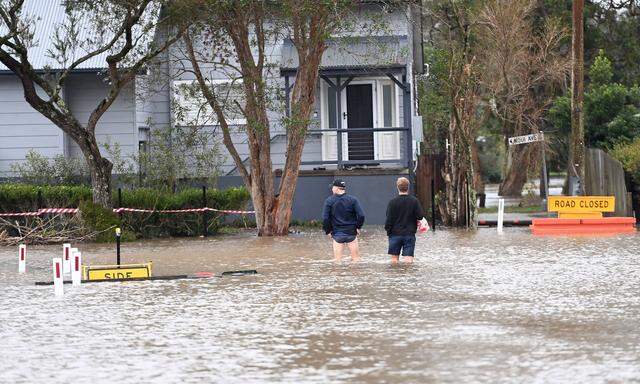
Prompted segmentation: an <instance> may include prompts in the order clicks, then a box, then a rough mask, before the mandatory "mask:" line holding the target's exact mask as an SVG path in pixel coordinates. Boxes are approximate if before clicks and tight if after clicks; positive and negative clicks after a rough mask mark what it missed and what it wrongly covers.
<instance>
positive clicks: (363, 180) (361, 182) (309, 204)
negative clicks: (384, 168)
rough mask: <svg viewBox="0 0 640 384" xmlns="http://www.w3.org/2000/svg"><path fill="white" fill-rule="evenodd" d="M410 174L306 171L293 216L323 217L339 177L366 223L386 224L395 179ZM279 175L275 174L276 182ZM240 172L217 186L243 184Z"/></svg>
mask: <svg viewBox="0 0 640 384" xmlns="http://www.w3.org/2000/svg"><path fill="white" fill-rule="evenodd" d="M401 176H404V177H406V176H407V174H406V173H405V172H399V171H393V170H389V171H388V172H386V173H376V174H375V175H372V174H364V173H362V172H360V173H358V172H351V173H350V172H340V173H334V172H326V173H325V174H324V175H305V174H302V175H300V177H299V178H298V184H297V186H296V194H295V196H294V198H293V212H292V214H291V217H292V219H293V220H298V221H310V220H321V213H322V205H323V203H324V200H325V199H326V198H327V197H328V196H330V194H331V189H330V187H329V185H330V184H331V182H332V181H333V180H334V179H336V178H341V179H342V180H344V181H345V182H346V183H347V192H348V193H349V194H351V195H354V196H356V197H357V198H358V200H359V201H360V204H361V205H362V208H363V209H364V212H365V224H376V225H380V224H384V221H385V218H386V210H387V203H388V202H389V200H391V199H392V198H393V197H394V196H396V195H397V194H398V191H397V190H396V180H397V178H398V177H401ZM279 182H280V179H279V178H278V177H276V183H279ZM242 185H243V184H242V178H241V177H240V176H223V177H220V178H219V179H218V188H221V189H224V188H230V187H238V186H242Z"/></svg>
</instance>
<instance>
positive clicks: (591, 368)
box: [0, 228, 640, 383]
mask: <svg viewBox="0 0 640 384" xmlns="http://www.w3.org/2000/svg"><path fill="white" fill-rule="evenodd" d="M361 243H362V253H363V259H364V261H363V262H361V263H359V264H355V265H352V264H350V263H349V262H348V261H346V260H348V258H346V260H345V262H344V263H343V264H341V265H335V264H333V263H332V262H330V261H329V260H330V258H331V254H330V253H331V251H330V250H331V247H330V244H329V242H328V241H327V239H326V238H325V237H324V236H322V235H321V234H320V233H310V234H300V235H294V236H290V237H288V238H284V239H260V238H256V237H254V236H252V235H251V234H240V235H233V236H219V237H212V238H209V239H191V240H189V239H184V240H182V239H179V240H161V241H151V242H139V243H131V244H124V245H123V254H122V257H123V262H144V261H148V260H153V262H154V271H153V272H154V274H156V275H180V274H192V273H195V272H199V271H209V272H213V273H220V272H222V271H225V270H237V269H257V270H258V271H259V272H260V274H258V275H254V276H240V277H229V278H224V279H201V280H175V281H150V282H128V283H114V284H86V285H83V286H81V287H70V286H65V295H64V296H63V297H61V298H54V295H53V288H52V287H46V286H44V287H38V286H35V285H34V284H33V283H34V282H35V281H37V280H50V279H51V257H52V256H54V255H55V256H58V255H59V254H61V252H62V247H57V246H56V247H49V246H47V247H31V248H29V252H28V260H27V274H26V275H18V274H17V248H16V249H13V248H0V307H1V308H0V340H2V341H1V347H0V356H1V358H0V383H71V382H78V383H80V382H92V383H103V382H105V383H106V382H118V383H140V382H163V383H164V382H167V383H169V382H170V383H178V382H180V383H205V382H214V383H215V382H218V383H271V382H290V383H328V382H331V383H381V382H385V383H476V382H500V383H522V382H527V383H550V382H553V383H578V382H579V383H605V382H609V383H633V382H640V327H638V321H639V319H640V294H639V292H640V235H639V234H632V235H620V236H614V237H605V238H592V237H577V238H537V237H532V236H531V235H530V234H529V230H528V229H525V228H506V229H505V232H504V234H503V235H501V236H499V235H497V233H496V230H495V229H480V230H478V231H477V232H465V231H444V230H438V231H437V232H435V234H434V233H429V234H427V235H426V236H419V240H418V246H417V257H416V263H415V264H414V265H411V266H406V265H401V266H390V265H389V263H388V260H387V256H386V255H385V253H386V237H385V236H384V233H383V231H382V230H381V229H380V228H366V230H365V233H364V235H363V237H362V240H361ZM79 248H80V249H81V251H82V252H83V258H84V261H85V262H90V263H112V262H113V252H112V250H111V246H104V245H81V246H80V247H79Z"/></svg>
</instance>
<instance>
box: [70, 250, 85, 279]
mask: <svg viewBox="0 0 640 384" xmlns="http://www.w3.org/2000/svg"><path fill="white" fill-rule="evenodd" d="M72 257H73V260H72V261H73V263H72V266H71V282H72V283H73V285H80V283H81V280H82V268H81V266H82V254H81V253H80V252H75V253H74V254H73V255H72Z"/></svg>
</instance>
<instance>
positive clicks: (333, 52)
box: [280, 36, 410, 71]
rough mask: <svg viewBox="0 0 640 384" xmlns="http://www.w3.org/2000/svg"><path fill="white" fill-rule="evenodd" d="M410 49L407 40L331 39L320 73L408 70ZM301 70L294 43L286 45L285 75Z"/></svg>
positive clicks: (288, 41) (403, 38)
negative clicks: (351, 70) (379, 69)
mask: <svg viewBox="0 0 640 384" xmlns="http://www.w3.org/2000/svg"><path fill="white" fill-rule="evenodd" d="M409 53H410V47H409V44H408V41H407V37H406V36H353V37H351V36H348V37H340V38H335V39H331V40H329V41H328V44H327V49H326V51H325V52H324V54H323V55H322V61H321V62H320V70H330V69H349V68H351V69H366V68H371V69H374V68H381V67H385V68H388V67H404V66H406V64H407V61H408V55H409ZM297 67H298V53H297V50H296V48H295V46H294V45H293V42H292V41H291V40H285V42H284V44H283V45H282V61H281V65H280V68H281V70H282V71H291V70H295V69H296V68H297Z"/></svg>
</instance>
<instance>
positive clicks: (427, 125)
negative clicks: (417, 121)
mask: <svg viewBox="0 0 640 384" xmlns="http://www.w3.org/2000/svg"><path fill="white" fill-rule="evenodd" d="M424 53H425V63H427V64H428V65H429V73H428V74H427V75H426V76H425V77H424V78H423V79H422V81H420V82H419V83H418V94H419V98H420V103H419V104H420V112H421V115H422V118H423V122H424V124H423V130H424V132H423V133H424V137H425V144H426V145H427V146H429V147H430V149H431V150H432V151H434V152H439V151H441V150H442V143H440V142H438V141H437V138H438V137H445V135H446V132H447V128H448V126H449V119H450V115H451V100H450V96H449V94H448V93H447V87H446V84H445V79H446V78H447V76H448V72H447V71H448V68H447V60H448V59H447V53H446V51H444V50H443V49H438V48H434V47H426V48H425V50H424Z"/></svg>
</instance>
